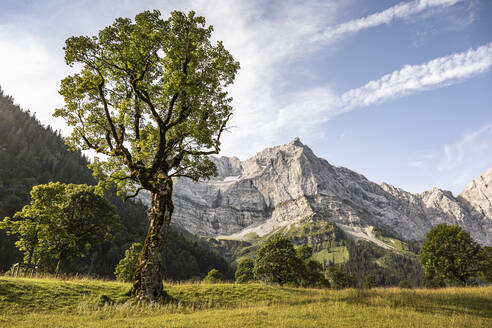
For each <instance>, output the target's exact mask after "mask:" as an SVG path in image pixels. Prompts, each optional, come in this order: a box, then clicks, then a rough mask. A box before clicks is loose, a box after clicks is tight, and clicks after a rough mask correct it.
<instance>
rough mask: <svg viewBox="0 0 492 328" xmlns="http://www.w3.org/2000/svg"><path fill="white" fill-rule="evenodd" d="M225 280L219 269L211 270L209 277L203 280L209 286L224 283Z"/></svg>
mask: <svg viewBox="0 0 492 328" xmlns="http://www.w3.org/2000/svg"><path fill="white" fill-rule="evenodd" d="M223 280H224V276H223V275H222V273H220V271H219V270H217V269H212V270H210V271H209V272H208V273H207V275H206V276H205V278H203V282H206V283H209V284H216V283H219V282H222V281H223Z"/></svg>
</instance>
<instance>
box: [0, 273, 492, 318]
mask: <svg viewBox="0 0 492 328" xmlns="http://www.w3.org/2000/svg"><path fill="white" fill-rule="evenodd" d="M129 289H130V284H126V283H120V282H115V281H100V280H90V279H88V278H85V279H74V280H57V279H52V278H51V279H40V278H37V279H23V278H1V277H0V327H260V326H264V327H491V326H492V305H491V304H492V287H472V288H446V289H435V290H430V289H414V290H402V289H397V288H390V289H372V290H358V289H347V290H340V291H335V290H320V289H302V288H291V287H284V288H280V287H274V286H267V285H262V284H242V285H241V284H201V283H196V282H195V283H179V284H166V285H165V290H166V292H167V293H168V295H169V297H168V299H167V301H166V302H163V303H160V304H147V303H142V302H137V301H135V300H133V299H131V298H130V297H129V296H127V292H128V291H129Z"/></svg>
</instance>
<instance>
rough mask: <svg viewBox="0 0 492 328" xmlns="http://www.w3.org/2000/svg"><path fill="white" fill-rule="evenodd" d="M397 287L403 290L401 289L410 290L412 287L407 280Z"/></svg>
mask: <svg viewBox="0 0 492 328" xmlns="http://www.w3.org/2000/svg"><path fill="white" fill-rule="evenodd" d="M398 287H399V288H403V289H410V288H412V285H410V283H409V282H408V281H407V280H402V281H400V283H399V284H398Z"/></svg>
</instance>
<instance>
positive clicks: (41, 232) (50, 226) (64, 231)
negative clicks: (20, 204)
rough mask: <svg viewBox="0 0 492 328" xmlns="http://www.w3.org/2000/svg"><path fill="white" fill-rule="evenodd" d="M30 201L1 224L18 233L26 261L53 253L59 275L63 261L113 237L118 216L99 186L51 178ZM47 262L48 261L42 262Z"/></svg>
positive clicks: (29, 261) (38, 187)
mask: <svg viewBox="0 0 492 328" xmlns="http://www.w3.org/2000/svg"><path fill="white" fill-rule="evenodd" d="M30 195H31V202H30V203H29V204H28V205H26V206H24V208H23V209H22V211H20V212H17V213H16V214H15V215H14V218H13V219H11V218H9V217H7V218H5V219H4V220H3V221H2V223H1V225H0V227H1V228H3V229H6V230H7V231H8V232H9V233H10V234H15V235H17V236H18V241H17V242H16V246H17V247H18V248H19V249H20V250H21V251H23V252H24V254H25V256H24V258H25V261H26V263H27V264H31V262H32V261H35V262H37V263H38V262H39V261H40V260H41V259H43V258H47V257H51V258H54V259H55V260H56V262H57V265H56V269H55V274H56V275H58V274H59V272H60V270H61V268H62V265H63V263H64V262H65V261H66V260H67V259H70V258H71V257H73V256H85V255H86V254H87V253H88V252H89V250H90V248H91V247H92V245H93V244H95V243H98V242H100V241H102V240H108V239H111V237H112V232H113V231H114V230H115V228H116V227H117V226H118V221H119V218H118V216H117V214H116V212H115V208H114V206H113V205H112V204H111V203H109V201H107V200H106V199H105V198H104V195H103V191H102V189H100V188H97V187H93V186H87V185H74V184H69V185H66V184H62V183H59V182H57V183H53V182H50V183H48V184H46V185H38V186H35V187H33V189H32V190H31V193H30ZM43 264H46V263H43Z"/></svg>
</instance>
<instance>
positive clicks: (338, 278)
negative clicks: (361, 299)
mask: <svg viewBox="0 0 492 328" xmlns="http://www.w3.org/2000/svg"><path fill="white" fill-rule="evenodd" d="M326 275H327V278H328V281H329V282H330V287H331V288H335V289H342V288H349V287H355V285H356V283H355V279H354V277H353V276H352V275H351V274H349V273H347V272H344V271H342V270H340V269H339V268H338V267H336V266H330V267H329V268H328V270H327V272H326Z"/></svg>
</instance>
